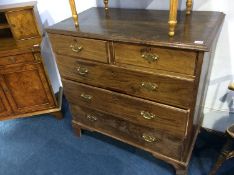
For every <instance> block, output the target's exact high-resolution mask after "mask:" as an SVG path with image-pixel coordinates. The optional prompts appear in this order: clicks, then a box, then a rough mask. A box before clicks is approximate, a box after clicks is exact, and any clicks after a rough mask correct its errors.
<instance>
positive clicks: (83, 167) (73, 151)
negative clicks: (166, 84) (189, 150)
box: [0, 103, 234, 175]
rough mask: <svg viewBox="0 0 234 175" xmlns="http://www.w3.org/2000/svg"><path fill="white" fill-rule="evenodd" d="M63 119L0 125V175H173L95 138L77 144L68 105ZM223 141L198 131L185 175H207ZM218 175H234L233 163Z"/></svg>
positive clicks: (138, 153) (141, 155) (136, 152)
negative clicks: (187, 174) (187, 173)
mask: <svg viewBox="0 0 234 175" xmlns="http://www.w3.org/2000/svg"><path fill="white" fill-rule="evenodd" d="M63 112H64V114H65V118H64V119H63V120H56V119H55V118H53V117H52V116H50V115H41V116H36V117H31V118H24V119H16V120H9V121H3V122H0V175H173V174H174V170H173V168H172V167H171V166H170V165H169V164H166V163H164V162H163V161H160V160H157V159H155V158H154V157H153V156H151V155H150V154H149V153H147V152H144V151H142V150H140V149H137V148H134V147H132V146H130V145H127V144H124V143H121V142H119V141H116V140H113V139H111V138H108V137H106V136H103V135H101V134H97V133H91V132H88V131H85V132H84V133H83V135H82V137H81V138H77V137H76V136H75V135H74V134H73V131H72V128H71V115H70V112H69V110H68V104H67V103H65V104H64V106H63ZM224 141H225V139H224V138H222V137H220V136H217V135H214V134H211V133H208V132H206V131H202V132H201V133H200V135H199V137H198V140H197V142H196V146H195V149H194V152H193V155H192V159H191V162H190V166H189V175H207V174H208V172H209V170H210V168H211V167H212V165H213V163H214V161H215V159H216V158H217V155H218V153H219V151H220V148H221V146H222V144H223V143H224ZM218 175H234V160H233V159H231V160H229V161H227V162H225V164H224V165H223V166H222V167H221V168H220V170H219V172H218Z"/></svg>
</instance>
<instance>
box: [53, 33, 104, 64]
mask: <svg viewBox="0 0 234 175" xmlns="http://www.w3.org/2000/svg"><path fill="white" fill-rule="evenodd" d="M49 38H50V41H51V43H52V47H53V51H54V52H55V53H57V54H61V55H69V56H74V57H79V58H81V59H88V60H94V61H99V62H104V63H107V62H108V47H107V42H106V41H101V40H94V39H85V38H79V37H72V36H65V35H57V34H49Z"/></svg>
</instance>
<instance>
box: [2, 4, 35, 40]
mask: <svg viewBox="0 0 234 175" xmlns="http://www.w3.org/2000/svg"><path fill="white" fill-rule="evenodd" d="M6 16H7V20H8V23H9V24H10V26H11V31H12V33H13V35H14V37H15V39H27V38H33V37H37V36H39V31H38V28H37V23H36V21H35V16H34V12H33V9H23V10H17V11H9V12H7V13H6Z"/></svg>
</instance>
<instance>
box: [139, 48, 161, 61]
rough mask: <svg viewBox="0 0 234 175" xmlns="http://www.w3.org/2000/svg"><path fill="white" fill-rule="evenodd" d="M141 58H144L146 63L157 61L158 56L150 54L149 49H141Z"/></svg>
mask: <svg viewBox="0 0 234 175" xmlns="http://www.w3.org/2000/svg"><path fill="white" fill-rule="evenodd" d="M141 57H142V58H144V59H145V60H146V61H148V63H152V62H155V61H157V60H158V59H159V56H158V55H156V54H153V53H151V49H150V48H147V49H142V50H141Z"/></svg>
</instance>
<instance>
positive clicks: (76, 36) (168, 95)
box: [47, 8, 224, 174]
mask: <svg viewBox="0 0 234 175" xmlns="http://www.w3.org/2000/svg"><path fill="white" fill-rule="evenodd" d="M167 14H168V12H167V11H154V10H129V9H109V10H108V12H105V10H104V9H102V8H92V9H89V10H87V11H85V12H83V13H81V14H79V27H78V28H75V26H74V23H73V20H72V18H69V19H67V20H64V21H62V22H60V23H58V24H55V25H54V26H52V27H50V28H48V29H47V32H48V33H49V38H50V41H51V43H52V47H53V51H54V52H55V54H56V59H57V64H58V67H59V71H60V74H61V77H62V82H63V86H64V91H65V96H66V97H67V99H68V101H69V103H70V107H71V111H72V115H73V121H72V124H73V127H74V128H75V131H76V133H77V134H78V135H80V129H81V128H82V129H89V130H92V131H97V132H100V133H103V134H105V135H108V136H110V137H113V138H115V139H118V140H121V141H123V142H126V143H128V144H131V145H134V146H136V147H139V148H142V149H144V150H146V151H148V152H151V153H152V154H153V155H154V156H155V157H157V158H159V159H162V160H164V161H167V162H168V163H170V164H172V165H173V166H174V167H175V169H176V173H177V174H186V172H187V167H188V162H189V159H190V156H191V152H192V149H193V145H194V143H195V140H196V137H197V133H198V131H199V126H200V123H201V121H202V115H203V114H202V106H203V101H204V97H205V93H206V88H207V80H208V79H209V75H210V67H211V65H212V60H213V53H214V49H215V45H216V41H217V38H218V35H219V31H220V29H221V26H222V22H223V20H224V14H223V13H219V12H192V14H191V15H190V16H187V17H186V15H181V16H180V20H179V22H178V25H177V29H176V30H177V31H176V35H175V36H174V37H173V38H170V37H169V36H168V35H167V25H166V24H164V21H165V20H164V18H165V19H166V18H167Z"/></svg>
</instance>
